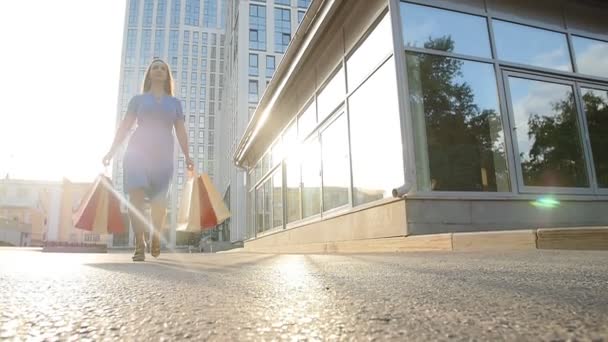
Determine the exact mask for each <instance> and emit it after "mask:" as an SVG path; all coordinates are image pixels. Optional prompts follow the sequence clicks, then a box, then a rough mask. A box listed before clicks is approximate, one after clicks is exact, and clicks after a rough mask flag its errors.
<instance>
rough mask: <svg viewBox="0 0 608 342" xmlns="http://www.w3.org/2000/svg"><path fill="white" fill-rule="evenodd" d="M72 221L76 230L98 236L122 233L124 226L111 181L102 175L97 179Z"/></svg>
mask: <svg viewBox="0 0 608 342" xmlns="http://www.w3.org/2000/svg"><path fill="white" fill-rule="evenodd" d="M72 219H73V222H74V227H76V228H80V229H84V230H88V231H91V232H96V233H100V234H119V233H123V232H124V231H125V225H124V222H123V220H122V213H121V212H120V204H119V199H118V197H117V196H116V194H115V193H114V189H113V187H112V180H110V179H109V178H108V177H106V176H104V175H100V176H99V177H97V179H96V180H95V182H94V183H93V186H92V187H91V188H90V189H89V191H88V192H87V194H86V195H85V196H84V197H83V199H82V201H81V202H80V206H79V207H78V210H77V211H76V212H75V213H74V215H73V217H72Z"/></svg>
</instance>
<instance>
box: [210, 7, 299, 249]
mask: <svg viewBox="0 0 608 342" xmlns="http://www.w3.org/2000/svg"><path fill="white" fill-rule="evenodd" d="M309 5H310V0H249V1H247V0H232V1H231V3H230V5H229V6H228V12H227V17H226V21H227V30H226V41H225V48H226V56H227V57H226V69H225V84H226V87H225V94H224V98H223V102H224V104H223V111H222V116H221V117H220V127H221V130H222V134H221V137H220V153H219V155H220V165H219V170H220V171H219V174H218V183H219V186H220V188H219V190H220V192H222V193H223V194H224V200H225V201H226V203H227V204H228V206H229V208H230V211H231V213H232V217H231V218H230V219H229V220H228V221H227V222H226V223H225V224H224V225H222V227H221V229H220V231H221V234H220V237H221V239H223V240H227V241H242V240H244V239H246V238H247V237H249V235H248V234H247V227H248V226H247V223H246V220H245V218H246V207H245V204H246V194H247V191H246V187H247V186H246V178H245V175H246V174H245V173H244V172H243V171H242V170H241V169H239V168H237V167H235V166H234V162H233V160H232V156H233V154H234V151H235V149H236V147H237V145H238V142H239V139H240V137H241V135H242V134H243V132H244V131H245V127H246V126H247V124H248V122H249V119H250V118H251V114H252V113H253V112H254V111H255V109H256V106H257V104H258V101H259V99H260V97H261V95H262V94H263V92H264V90H265V88H266V86H267V85H268V83H269V82H270V80H271V78H272V76H273V75H274V72H275V69H276V67H277V66H278V65H279V63H280V61H281V59H282V57H283V54H284V53H285V51H286V49H287V46H288V45H289V44H290V41H291V39H292V38H293V37H294V34H295V32H296V30H297V28H298V25H299V24H300V22H301V21H302V18H304V15H305V13H306V10H307V8H308V6H309Z"/></svg>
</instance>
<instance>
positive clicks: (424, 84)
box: [408, 36, 508, 191]
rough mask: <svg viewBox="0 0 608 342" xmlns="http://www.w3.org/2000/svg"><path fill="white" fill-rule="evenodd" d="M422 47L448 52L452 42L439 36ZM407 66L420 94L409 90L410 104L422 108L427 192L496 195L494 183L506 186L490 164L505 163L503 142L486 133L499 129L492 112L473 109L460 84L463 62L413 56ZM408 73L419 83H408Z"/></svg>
mask: <svg viewBox="0 0 608 342" xmlns="http://www.w3.org/2000/svg"><path fill="white" fill-rule="evenodd" d="M424 47H425V48H426V49H432V50H442V51H448V52H451V51H453V50H454V41H453V40H452V39H451V37H450V36H444V37H440V38H435V39H429V40H428V41H427V42H426V43H425V44H424ZM408 63H411V64H414V65H410V64H408V67H409V68H410V73H409V75H410V88H412V90H413V89H415V88H416V86H415V85H416V84H417V85H418V88H419V89H420V90H419V91H418V92H416V91H415V90H413V91H412V90H411V100H412V102H413V103H418V104H422V106H423V108H424V121H425V125H426V137H427V146H428V155H429V164H430V165H429V168H430V178H431V180H432V183H433V184H434V185H433V189H434V190H448V191H497V189H498V185H497V184H498V183H499V181H500V182H508V174H507V171H506V167H504V165H503V167H502V168H499V170H497V168H496V165H494V164H495V160H502V161H504V160H505V151H504V137H503V136H502V134H492V128H494V127H502V126H501V122H500V121H501V120H500V115H499V114H498V113H497V112H496V111H495V110H494V109H493V108H480V107H479V105H478V104H477V102H476V101H475V94H474V92H473V90H472V88H471V86H470V85H469V84H468V83H467V82H466V81H462V77H463V76H464V75H463V74H462V66H463V65H464V62H463V61H461V60H459V59H455V58H447V57H442V56H435V55H429V54H416V55H411V56H410V58H408ZM412 68H416V69H417V70H416V71H417V72H416V75H417V76H418V77H419V79H413V72H411V70H412ZM412 85H414V86H412ZM496 131H498V132H502V130H501V129H497V130H496ZM500 170H503V171H500ZM499 178H500V179H499ZM505 184H508V183H505Z"/></svg>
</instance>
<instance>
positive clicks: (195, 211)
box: [177, 174, 230, 232]
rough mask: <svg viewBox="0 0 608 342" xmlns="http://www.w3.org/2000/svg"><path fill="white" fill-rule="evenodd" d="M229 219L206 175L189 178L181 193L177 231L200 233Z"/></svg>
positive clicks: (227, 211) (228, 213)
mask: <svg viewBox="0 0 608 342" xmlns="http://www.w3.org/2000/svg"><path fill="white" fill-rule="evenodd" d="M229 217H230V211H229V210H228V208H226V205H225V204H224V201H223V200H222V197H221V196H220V194H219V192H218V191H217V190H216V189H215V186H214V185H213V183H212V182H211V179H210V178H209V176H208V175H207V174H200V175H195V176H193V177H191V178H189V179H188V180H187V181H186V183H185V184H184V187H183V188H182V192H181V203H180V206H179V211H178V225H177V230H178V231H184V232H200V231H201V230H204V229H210V228H214V227H215V226H217V225H218V224H221V223H222V222H224V221H225V220H226V219H228V218H229Z"/></svg>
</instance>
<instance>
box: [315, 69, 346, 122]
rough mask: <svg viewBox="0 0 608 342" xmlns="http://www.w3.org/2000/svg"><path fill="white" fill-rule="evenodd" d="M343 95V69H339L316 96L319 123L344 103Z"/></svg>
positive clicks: (344, 92)
mask: <svg viewBox="0 0 608 342" xmlns="http://www.w3.org/2000/svg"><path fill="white" fill-rule="evenodd" d="M345 94H346V82H345V80H344V69H342V68H341V67H340V70H338V72H336V73H335V74H334V76H333V77H332V78H331V80H330V81H329V82H327V84H326V85H325V88H323V90H321V92H320V93H319V95H318V96H317V106H318V108H317V109H318V117H319V122H321V121H323V119H325V118H326V117H327V116H328V115H329V114H331V113H332V111H333V110H334V109H336V107H338V105H339V104H340V103H341V102H342V101H344V96H345Z"/></svg>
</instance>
